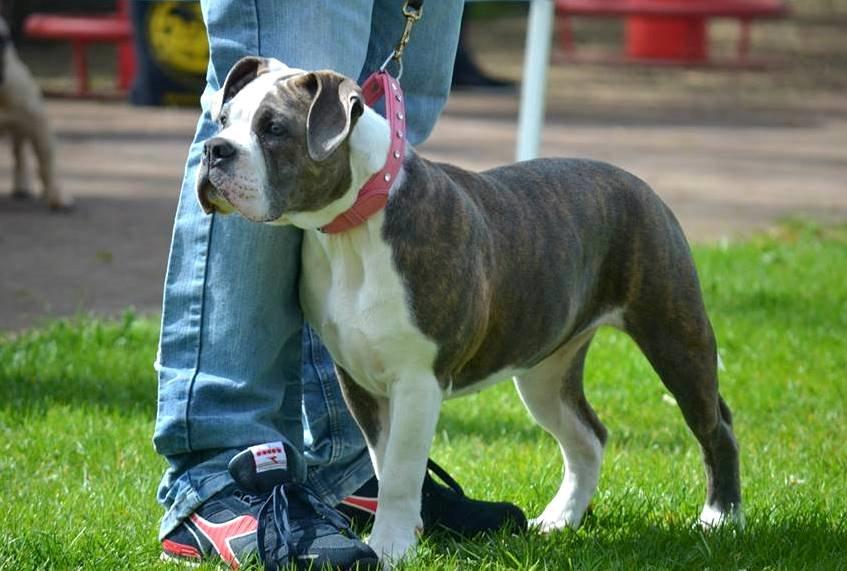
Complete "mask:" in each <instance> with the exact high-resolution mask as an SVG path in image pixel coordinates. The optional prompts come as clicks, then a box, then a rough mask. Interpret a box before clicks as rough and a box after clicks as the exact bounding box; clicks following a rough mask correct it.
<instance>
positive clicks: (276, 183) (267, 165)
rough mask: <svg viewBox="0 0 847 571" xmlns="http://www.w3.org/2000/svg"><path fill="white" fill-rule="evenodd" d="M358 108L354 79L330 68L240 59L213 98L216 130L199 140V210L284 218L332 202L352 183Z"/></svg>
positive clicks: (274, 220)
mask: <svg viewBox="0 0 847 571" xmlns="http://www.w3.org/2000/svg"><path fill="white" fill-rule="evenodd" d="M362 111H363V105H362V102H361V93H360V91H359V88H358V87H357V86H356V84H355V82H353V81H352V80H351V79H348V78H346V77H344V76H342V75H339V74H337V73H335V72H332V71H317V72H308V73H307V72H305V71H303V70H300V69H295V68H290V67H288V66H286V65H285V64H283V63H281V62H279V61H277V60H272V59H264V58H257V57H246V58H244V59H242V60H240V61H239V62H238V63H236V64H235V66H234V67H233V68H232V70H231V71H230V73H229V75H228V76H227V78H226V81H225V82H224V85H223V88H222V89H221V90H220V91H219V92H218V93H217V94H216V100H215V101H214V102H213V105H212V117H213V119H215V120H216V121H217V122H218V124H219V125H220V127H221V130H220V132H219V133H218V134H217V135H216V136H215V137H212V138H210V139H209V140H207V141H206V143H205V147H204V153H203V161H202V164H201V166H200V172H199V174H198V179H197V197H198V199H199V201H200V205H201V206H202V207H203V210H204V211H205V212H206V213H210V212H213V211H215V210H217V211H219V212H221V213H229V212H231V211H232V210H236V211H238V212H239V213H241V214H242V215H243V216H244V217H245V218H248V219H250V220H253V221H255V222H267V223H281V224H285V223H288V222H290V220H289V216H290V215H292V214H295V215H296V214H297V213H303V212H315V211H319V210H321V209H324V208H325V207H327V206H328V205H330V204H332V203H334V202H336V201H338V200H339V199H341V198H342V197H343V196H344V195H345V194H346V193H347V191H348V189H349V188H350V186H351V173H350V160H349V144H348V141H347V139H348V136H349V134H350V131H351V130H352V128H353V126H354V125H355V122H356V120H357V119H358V117H359V116H360V115H361V114H362Z"/></svg>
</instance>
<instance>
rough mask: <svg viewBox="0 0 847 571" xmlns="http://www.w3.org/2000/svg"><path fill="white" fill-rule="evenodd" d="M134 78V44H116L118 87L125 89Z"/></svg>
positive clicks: (130, 84)
mask: <svg viewBox="0 0 847 571" xmlns="http://www.w3.org/2000/svg"><path fill="white" fill-rule="evenodd" d="M133 79H135V46H133V44H132V42H131V41H129V42H121V43H120V44H118V78H117V81H118V89H119V90H120V91H127V90H128V89H129V88H130V87H131V86H132V80H133Z"/></svg>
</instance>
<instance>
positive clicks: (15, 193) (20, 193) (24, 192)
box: [12, 186, 34, 200]
mask: <svg viewBox="0 0 847 571" xmlns="http://www.w3.org/2000/svg"><path fill="white" fill-rule="evenodd" d="M33 196H34V194H33V193H32V190H31V189H29V188H27V187H24V186H18V187H15V188H14V189H13V190H12V198H14V199H15V200H29V199H31V198H32V197H33Z"/></svg>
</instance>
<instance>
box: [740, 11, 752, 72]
mask: <svg viewBox="0 0 847 571" xmlns="http://www.w3.org/2000/svg"><path fill="white" fill-rule="evenodd" d="M739 24H740V29H739V36H738V63H745V62H746V61H747V58H748V57H749V56H750V20H749V18H742V19H741V20H739Z"/></svg>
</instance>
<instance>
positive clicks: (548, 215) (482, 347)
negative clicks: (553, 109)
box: [384, 157, 696, 389]
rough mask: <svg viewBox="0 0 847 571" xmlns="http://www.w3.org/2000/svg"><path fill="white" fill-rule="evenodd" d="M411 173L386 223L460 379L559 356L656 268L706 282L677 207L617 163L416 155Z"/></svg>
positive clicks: (424, 313) (423, 313)
mask: <svg viewBox="0 0 847 571" xmlns="http://www.w3.org/2000/svg"><path fill="white" fill-rule="evenodd" d="M433 167H437V168H433ZM406 173H407V177H408V178H407V182H406V184H405V185H404V188H403V190H402V192H398V193H396V195H395V196H393V197H392V199H391V200H390V201H389V204H388V206H387V208H386V223H385V229H384V233H385V235H386V238H387V241H388V242H389V243H390V244H391V245H392V248H393V251H394V259H395V262H396V263H397V265H398V268H399V270H400V272H401V274H403V275H404V276H410V278H409V279H407V283H408V287H409V289H410V293H411V297H412V302H413V305H414V306H415V307H416V311H415V313H416V315H417V316H418V317H419V320H420V323H419V325H420V326H421V329H422V330H423V331H424V332H425V333H426V334H427V335H429V336H430V337H432V338H433V339H436V340H438V342H439V346H440V347H442V351H441V352H440V355H439V362H438V363H437V364H436V374H437V375H439V376H444V377H446V376H449V377H451V378H452V382H453V386H454V388H456V389H461V388H462V386H464V385H465V384H467V383H473V382H474V381H476V380H479V379H480V378H485V377H486V376H487V374H489V373H493V372H495V371H498V370H501V369H503V367H504V366H505V365H509V366H515V365H522V366H530V365H531V364H532V363H533V362H535V361H537V360H538V359H540V358H542V357H544V356H546V355H548V354H549V353H550V352H552V351H553V350H554V349H555V348H556V347H557V346H559V345H560V344H561V343H563V342H564V341H565V340H566V339H567V338H568V337H569V336H571V335H573V334H574V333H576V332H579V331H580V330H582V329H583V328H585V327H587V326H588V325H589V324H590V323H592V322H593V321H595V320H597V319H599V318H601V317H602V316H603V315H604V314H606V313H609V312H612V311H614V310H616V309H621V308H624V307H625V306H626V305H627V303H628V302H629V301H630V300H629V298H630V297H631V296H632V295H633V294H634V293H635V289H636V284H637V283H640V282H643V281H644V279H645V273H647V272H650V273H653V274H658V275H663V276H664V277H667V276H666V274H667V273H668V272H677V273H678V272H680V271H682V272H685V273H687V274H688V276H687V277H686V278H685V280H684V281H685V283H687V284H688V283H691V281H692V280H695V281H696V275H695V274H694V271H693V265H692V264H691V263H690V261H689V252H688V246H687V244H686V242H685V238H684V236H683V234H682V231H681V229H680V228H679V225H678V224H677V222H676V220H675V219H674V218H673V215H672V214H671V213H670V211H669V210H668V209H667V207H665V205H664V204H663V203H662V202H661V200H660V199H659V198H658V196H656V194H655V193H654V192H653V191H652V190H651V189H650V188H649V187H648V186H647V185H646V184H645V183H644V182H642V181H641V180H640V179H638V178H637V177H635V176H633V175H631V174H629V173H627V172H626V171H623V170H621V169H619V168H617V167H614V166H612V165H609V164H606V163H602V162H597V161H590V160H582V159H539V160H534V161H527V162H522V163H517V164H514V165H509V166H504V167H499V168H496V169H492V170H489V171H486V172H483V173H472V172H469V171H465V170H463V169H460V168H458V167H455V166H452V165H432V164H429V163H426V161H424V159H421V158H419V157H414V158H412V159H411V160H409V161H407V164H406ZM643 252H650V254H649V258H650V260H647V259H646V258H647V257H648V254H646V253H643ZM657 253H658V255H657ZM639 259H640V260H642V261H645V262H647V264H646V265H644V264H641V263H635V262H636V261H637V260H639ZM516 276H520V279H516ZM528 284H529V285H528ZM492 314H496V319H492ZM459 315H461V316H464V319H463V320H462V322H461V323H460V324H459V325H460V326H459V327H457V316H459ZM489 321H495V322H496V323H497V324H498V327H502V324H508V329H507V330H506V329H503V330H498V329H496V328H495V329H494V330H492V329H491V328H489V327H488V325H487V324H488V322H489ZM469 354H473V355H480V356H483V357H479V358H476V357H474V358H471V359H468V356H469Z"/></svg>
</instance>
